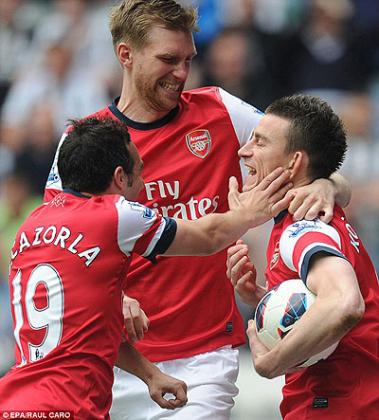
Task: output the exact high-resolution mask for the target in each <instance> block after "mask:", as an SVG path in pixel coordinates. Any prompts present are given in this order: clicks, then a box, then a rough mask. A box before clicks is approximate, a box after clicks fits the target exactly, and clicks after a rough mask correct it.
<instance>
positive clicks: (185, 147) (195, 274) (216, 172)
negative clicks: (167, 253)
mask: <svg viewBox="0 0 379 420" xmlns="http://www.w3.org/2000/svg"><path fill="white" fill-rule="evenodd" d="M95 115H96V116H108V117H109V116H110V117H112V118H115V119H118V120H120V121H123V122H124V123H126V124H127V125H128V127H129V131H130V134H131V138H132V141H133V142H134V143H135V144H136V146H137V148H138V150H139V153H140V154H141V157H142V159H143V161H144V163H145V167H144V171H143V175H144V179H145V190H144V191H143V193H142V195H141V196H140V202H142V203H143V204H145V205H148V206H149V207H152V208H154V209H157V210H158V211H159V212H160V213H161V214H162V215H164V216H172V217H178V218H182V219H188V220H193V219H197V218H199V217H201V216H203V215H205V214H208V213H211V212H216V211H217V212H224V211H226V210H227V209H228V204H227V195H228V179H229V177H230V176H232V175H234V176H236V177H237V179H238V180H239V182H240V183H241V165H240V161H239V158H238V155H237V151H238V149H239V148H240V147H241V145H242V144H244V143H245V142H247V141H248V140H249V139H250V137H251V133H252V131H253V130H254V128H255V126H256V125H257V123H258V121H259V120H260V118H261V115H262V113H261V112H259V111H258V110H257V109H255V108H254V107H252V106H250V105H248V104H246V103H244V102H242V101H241V100H240V99H238V98H236V97H234V96H232V95H230V94H228V93H227V92H225V91H223V90H222V89H219V88H216V87H210V88H201V89H196V90H192V91H187V92H184V93H183V94H182V97H181V100H180V103H179V106H178V108H176V109H174V110H173V111H171V112H170V113H169V114H168V115H167V116H165V117H164V118H162V119H161V120H158V121H155V122H153V123H149V124H142V123H136V122H134V121H131V120H129V119H128V118H126V117H125V116H124V115H123V114H122V113H121V112H120V111H119V110H118V109H117V107H116V105H115V104H113V105H111V106H110V107H108V108H106V109H104V110H102V111H99V112H98V113H97V114H95ZM60 188H61V186H60V181H59V174H58V173H57V168H56V164H54V165H53V168H52V171H51V173H50V176H49V180H48V183H47V187H46V197H51V196H52V195H53V194H54V193H55V192H56V190H59V189H60ZM158 260H159V263H158V264H157V265H156V266H152V265H151V264H149V263H148V262H146V261H144V260H143V259H141V258H135V259H133V262H132V264H131V266H130V270H129V273H128V281H127V287H126V289H125V291H126V293H127V294H128V295H129V296H131V297H135V298H136V299H138V300H139V301H140V303H141V306H142V308H143V309H144V310H145V312H146V313H147V315H148V317H149V318H150V321H151V323H150V327H149V331H148V333H147V334H146V335H145V338H144V339H143V340H142V341H141V342H139V343H138V344H137V347H138V349H139V350H141V351H142V353H143V354H144V355H145V356H146V357H148V358H149V359H151V360H153V361H163V360H170V359H176V358H183V357H190V356H193V355H195V354H199V353H203V352H207V351H211V350H214V349H216V348H219V347H222V346H225V345H232V346H239V345H241V344H243V343H244V342H245V331H244V325H243V321H242V318H241V316H240V314H239V311H238V308H237V306H236V303H235V299H234V291H233V287H232V285H231V284H230V281H229V280H228V279H227V277H226V274H225V261H226V251H222V252H220V253H218V254H216V255H213V256H210V257H201V258H199V257H175V258H164V257H163V258H158ZM209 308H212V310H211V314H210V312H209Z"/></svg>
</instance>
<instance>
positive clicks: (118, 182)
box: [113, 166, 128, 190]
mask: <svg viewBox="0 0 379 420" xmlns="http://www.w3.org/2000/svg"><path fill="white" fill-rule="evenodd" d="M113 182H114V184H115V186H116V187H117V188H118V189H120V190H124V189H125V188H124V186H125V183H128V176H127V175H126V174H125V172H124V169H123V168H122V166H117V168H116V169H115V170H114V172H113Z"/></svg>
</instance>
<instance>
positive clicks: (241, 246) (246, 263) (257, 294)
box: [226, 239, 267, 307]
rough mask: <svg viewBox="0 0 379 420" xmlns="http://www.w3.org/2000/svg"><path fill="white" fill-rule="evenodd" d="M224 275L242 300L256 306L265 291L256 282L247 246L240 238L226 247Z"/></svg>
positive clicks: (255, 274) (255, 273)
mask: <svg viewBox="0 0 379 420" xmlns="http://www.w3.org/2000/svg"><path fill="white" fill-rule="evenodd" d="M226 275H227V277H228V278H229V279H230V281H231V283H232V285H233V287H234V290H235V291H236V292H237V293H238V294H239V295H240V297H241V299H242V301H243V302H244V303H247V304H248V305H251V306H253V307H256V306H257V304H258V302H259V301H260V300H261V299H262V297H263V296H264V294H265V293H266V291H267V290H266V288H264V287H262V286H260V285H259V284H258V283H257V282H256V280H257V272H256V270H255V267H254V264H253V263H252V262H251V260H250V257H249V248H248V246H247V245H246V244H245V243H244V242H243V241H242V240H241V239H239V240H238V241H237V243H236V244H235V245H233V246H231V247H230V248H228V251H227V260H226Z"/></svg>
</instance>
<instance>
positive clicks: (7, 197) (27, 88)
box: [0, 0, 379, 376]
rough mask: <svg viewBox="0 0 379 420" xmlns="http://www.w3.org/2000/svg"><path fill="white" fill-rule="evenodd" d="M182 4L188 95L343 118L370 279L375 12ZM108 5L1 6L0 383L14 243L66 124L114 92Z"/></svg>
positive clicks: (254, 0)
mask: <svg viewBox="0 0 379 420" xmlns="http://www.w3.org/2000/svg"><path fill="white" fill-rule="evenodd" d="M182 2H183V3H192V4H195V5H196V6H197V7H198V9H199V15H200V29H201V31H200V32H199V33H198V34H196V45H197V49H198V56H197V58H196V59H195V61H194V62H193V65H192V71H191V75H190V77H189V80H188V83H187V86H186V88H188V89H190V88H195V87H199V86H204V85H218V86H221V87H223V88H224V89H226V90H227V91H229V92H230V93H232V94H234V95H237V96H238V97H240V98H241V99H244V100H245V101H247V102H250V103H251V104H253V105H255V106H256V107H258V108H260V109H262V110H264V109H265V107H266V106H267V105H268V104H269V103H270V102H271V101H272V100H274V99H276V98H278V97H280V96H283V95H286V94H292V93H296V92H309V93H313V94H316V95H318V96H321V97H322V98H324V99H326V100H327V101H329V103H330V104H331V105H332V106H333V107H334V109H335V110H336V111H337V113H338V114H339V115H340V116H341V117H342V119H343V121H344V123H345V127H346V130H347V134H348V142H349V151H348V154H347V158H346V161H345V163H344V165H343V167H342V173H343V174H344V175H345V176H346V177H347V178H348V179H349V181H350V182H351V184H352V188H353V199H352V202H351V204H350V205H349V207H348V209H347V213H348V215H349V217H350V219H351V222H352V223H353V225H354V226H355V227H356V230H357V232H358V233H359V235H360V237H361V238H362V240H363V241H364V242H365V244H366V246H367V248H368V250H369V252H370V254H371V256H372V259H373V260H374V262H375V264H376V267H377V269H378V268H379V5H378V2H377V1H376V0H182ZM114 3H117V2H116V1H111V0H50V1H49V0H0V349H1V352H0V376H1V374H2V373H4V372H6V371H7V370H8V368H9V366H10V365H11V364H12V361H13V331H12V322H11V317H10V309H9V295H8V286H7V274H8V258H9V251H10V248H11V246H12V243H13V238H14V235H15V233H16V231H17V228H18V227H19V225H20V224H21V222H22V221H23V220H24V218H25V217H26V216H27V215H28V213H29V212H30V211H31V209H33V208H34V207H35V206H36V205H37V204H39V203H40V202H41V199H42V194H43V189H44V185H45V182H46V178H47V175H48V172H49V170H50V166H51V163H52V159H53V156H54V153H55V149H56V147H57V143H58V141H59V138H60V136H61V133H62V132H63V130H64V129H65V127H66V124H67V120H68V119H69V118H77V117H82V116H85V115H88V114H90V113H92V112H94V111H96V110H98V109H100V108H102V107H104V106H106V105H107V104H109V103H110V102H111V101H112V100H113V99H114V98H115V97H116V96H117V95H118V94H119V92H120V88H121V70H120V68H119V65H118V63H117V61H116V58H115V56H114V53H113V47H112V42H111V37H110V33H109V30H108V15H109V8H110V7H111V6H112V5H113V4H114ZM257 246H259V245H257V242H256V241H255V244H254V248H255V249H257ZM261 246H262V250H261V251H263V248H264V244H262V245H261Z"/></svg>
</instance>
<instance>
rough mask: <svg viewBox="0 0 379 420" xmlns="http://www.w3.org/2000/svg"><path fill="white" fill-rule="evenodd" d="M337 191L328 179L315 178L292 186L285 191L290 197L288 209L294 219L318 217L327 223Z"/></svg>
mask: <svg viewBox="0 0 379 420" xmlns="http://www.w3.org/2000/svg"><path fill="white" fill-rule="evenodd" d="M336 194H337V191H336V188H335V187H334V184H333V182H332V181H330V180H329V179H316V180H315V181H313V182H312V183H311V184H308V185H305V186H303V187H299V188H294V189H292V190H290V191H289V192H288V193H287V196H288V197H292V201H291V203H290V206H289V207H288V211H289V212H290V213H291V214H292V215H293V218H294V220H302V219H306V220H313V219H316V217H319V218H320V219H321V220H322V221H323V222H325V223H329V222H330V221H331V219H332V217H333V208H334V203H335V197H336Z"/></svg>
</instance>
